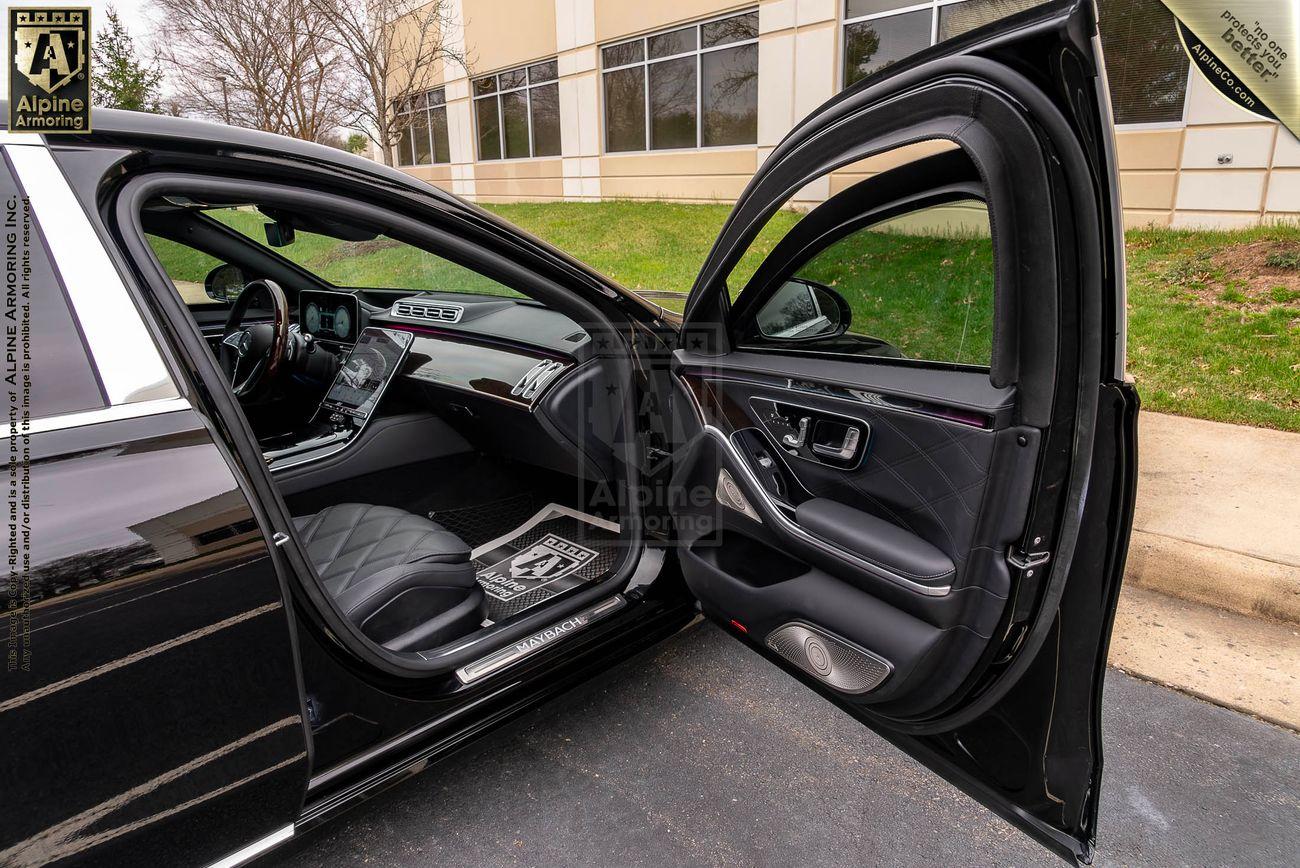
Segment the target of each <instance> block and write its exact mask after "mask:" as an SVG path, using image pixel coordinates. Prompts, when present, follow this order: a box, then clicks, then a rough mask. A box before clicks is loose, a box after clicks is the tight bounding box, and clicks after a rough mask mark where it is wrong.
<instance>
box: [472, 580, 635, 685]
mask: <svg viewBox="0 0 1300 868" xmlns="http://www.w3.org/2000/svg"><path fill="white" fill-rule="evenodd" d="M626 605H627V600H626V599H624V597H623V595H622V594H617V595H615V596H613V597H610V598H609V599H607V600H602V601H601V602H599V603H597V604H596V605H594V606H590V607H588V608H586V609H583V610H582V611H581V612H578V613H577V614H576V615H570V616H569V617H567V618H563V619H561V620H559V621H556V622H555V623H554V624H552V625H550V626H549V627H546V628H544V629H541V630H538V631H537V632H536V633H534V634H533V635H531V636H529V637H527V638H525V639H520V640H519V641H518V642H516V643H514V644H513V645H509V646H507V647H505V648H502V649H501V650H500V651H495V652H493V653H491V654H489V655H488V656H486V657H482V658H480V659H478V660H475V661H474V662H473V663H469V664H467V665H465V666H462V667H461V668H459V669H457V670H456V677H457V678H459V679H460V683H461V684H470V683H472V682H475V681H479V680H481V679H483V678H486V677H488V676H489V675H491V674H493V673H494V672H499V671H500V670H502V669H504V668H506V667H507V666H512V665H514V664H515V663H518V662H519V661H520V660H524V659H526V658H528V657H531V656H532V655H534V654H536V653H537V652H538V651H541V650H542V649H543V648H547V647H550V646H551V645H554V644H555V643H556V642H559V641H560V640H561V639H564V638H565V637H566V636H572V635H573V634H574V633H577V632H579V631H581V630H584V629H586V628H587V627H589V626H591V625H592V624H593V623H595V622H596V621H599V620H601V619H602V618H605V617H607V616H609V615H612V614H614V613H615V612H617V611H619V610H620V609H622V608H623V607H624V606H626Z"/></svg>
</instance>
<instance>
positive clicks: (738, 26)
mask: <svg viewBox="0 0 1300 868" xmlns="http://www.w3.org/2000/svg"><path fill="white" fill-rule="evenodd" d="M757 38H758V13H757V12H747V13H745V14H744V15H736V16H734V17H732V18H724V19H723V20H721V21H709V22H707V23H705V24H703V25H701V26H700V43H701V44H702V45H703V46H704V47H705V48H713V47H714V46H718V45H727V44H729V43H732V42H744V41H745V40H747V39H757Z"/></svg>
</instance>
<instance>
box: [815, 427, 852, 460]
mask: <svg viewBox="0 0 1300 868" xmlns="http://www.w3.org/2000/svg"><path fill="white" fill-rule="evenodd" d="M861 439H862V432H860V431H859V430H858V429H857V428H850V429H849V430H848V431H846V432H845V433H844V440H843V442H841V443H840V445H839V446H838V447H835V446H827V445H825V444H823V443H813V445H812V450H813V452H816V453H817V454H818V455H824V456H826V457H827V458H835V459H838V460H840V461H849V460H851V459H852V458H853V456H854V455H856V454H857V451H858V442H859V441H860V440H861Z"/></svg>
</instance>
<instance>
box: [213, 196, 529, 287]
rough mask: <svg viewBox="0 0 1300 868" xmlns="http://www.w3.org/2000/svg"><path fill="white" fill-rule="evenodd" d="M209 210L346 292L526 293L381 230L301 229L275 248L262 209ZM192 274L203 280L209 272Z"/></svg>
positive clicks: (233, 208) (249, 236) (218, 217)
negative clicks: (346, 235)
mask: <svg viewBox="0 0 1300 868" xmlns="http://www.w3.org/2000/svg"><path fill="white" fill-rule="evenodd" d="M203 213H204V214H205V215H206V216H208V217H211V218H212V219H214V220H217V221H219V222H221V223H224V224H225V225H227V226H229V227H230V228H231V229H234V230H235V231H237V232H239V233H240V234H241V235H244V236H245V237H247V238H249V239H251V240H252V241H255V242H257V243H258V244H259V245H261V246H262V247H264V248H266V249H267V250H269V251H271V252H272V253H275V254H276V255H278V256H283V257H284V258H285V259H288V260H289V261H291V262H293V263H295V264H297V265H299V266H301V267H302V268H304V269H306V270H307V271H310V272H311V273H312V274H314V275H316V277H318V278H320V279H321V280H323V281H325V282H326V283H328V284H331V285H332V286H334V287H336V288H339V289H342V290H344V291H347V290H356V289H409V290H413V291H416V292H424V291H427V292H469V293H476V294H479V295H498V296H507V297H510V298H525V297H526V296H524V295H523V294H522V293H519V292H516V291H515V290H513V289H511V288H510V287H508V286H505V285H504V284H501V283H498V282H497V281H495V280H492V279H491V278H489V277H484V276H483V275H481V274H479V273H478V272H476V271H472V270H470V269H468V268H466V267H464V266H463V265H457V264H456V263H454V262H451V261H449V260H447V259H443V258H442V257H441V256H438V255H436V254H434V253H430V252H429V251H427V250H422V249H421V248H419V247H415V246H414V245H411V244H407V243H406V242H405V241H398V240H397V239H396V238H389V237H387V236H384V235H380V236H378V237H375V238H372V239H368V240H365V241H345V240H343V239H341V238H334V237H332V236H329V235H321V234H318V233H315V232H307V231H305V230H303V229H296V230H295V231H294V233H293V236H292V238H293V240H292V241H291V242H290V243H288V244H285V245H283V246H276V247H272V246H271V245H270V244H268V243H267V231H266V229H265V228H264V227H265V226H267V225H268V224H269V225H274V221H272V220H271V219H270V218H269V217H267V216H266V215H264V214H262V213H261V212H260V211H258V210H257V209H256V208H253V207H251V206H241V207H229V208H209V209H205V210H204V212H203ZM205 273H206V272H205ZM191 279H197V280H199V281H202V280H203V276H202V275H199V276H198V277H197V278H191Z"/></svg>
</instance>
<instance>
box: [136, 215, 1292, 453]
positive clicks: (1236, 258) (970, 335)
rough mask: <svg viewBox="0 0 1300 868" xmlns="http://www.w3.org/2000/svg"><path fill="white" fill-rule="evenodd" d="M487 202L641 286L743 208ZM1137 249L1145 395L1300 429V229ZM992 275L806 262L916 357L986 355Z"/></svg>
mask: <svg viewBox="0 0 1300 868" xmlns="http://www.w3.org/2000/svg"><path fill="white" fill-rule="evenodd" d="M488 207H489V209H490V210H492V211H494V212H495V213H497V214H499V215H501V216H502V217H505V218H506V219H508V220H511V221H513V222H515V223H517V224H519V225H520V226H522V227H523V228H525V229H527V230H529V231H530V232H533V233H535V234H537V235H538V236H540V237H542V238H544V239H546V240H547V241H549V242H551V243H552V244H554V245H556V246H557V247H560V248H562V249H564V250H566V251H568V252H570V253H572V254H573V255H575V256H577V257H578V258H580V259H583V260H585V261H586V262H588V263H589V264H590V265H592V266H593V267H594V268H596V269H597V270H599V271H602V272H604V273H605V274H608V275H610V276H611V277H613V278H614V279H616V280H618V281H619V282H621V283H623V284H624V285H626V286H628V287H630V288H632V289H637V290H666V291H672V292H682V293H684V292H686V291H687V290H688V289H689V288H690V286H691V283H692V282H693V281H694V279H695V274H696V271H697V269H698V268H699V265H700V263H701V262H703V260H704V257H705V255H706V254H707V252H708V249H709V246H710V245H711V244H712V243H713V239H714V237H715V236H716V235H717V232H718V230H719V228H720V227H721V226H722V222H723V220H724V219H725V218H726V216H727V213H728V211H729V210H730V209H729V207H728V206H725V205H679V204H670V203H641V202H636V203H634V202H602V203H590V204H588V203H565V204H532V203H527V204H511V205H491V206H488ZM797 220H798V215H797V214H794V213H790V212H781V213H780V214H778V215H777V216H776V218H774V220H773V221H772V224H770V225H769V226H768V227H767V228H766V229H765V230H764V232H763V234H762V235H760V237H759V239H758V241H757V242H756V243H755V244H754V245H753V247H752V248H751V249H750V251H749V252H748V253H747V254H746V256H745V258H744V259H743V260H742V262H741V264H740V266H739V267H738V268H737V270H736V273H734V274H733V275H732V277H731V280H730V282H731V285H732V287H733V291H734V290H736V289H738V288H739V287H740V286H742V285H743V283H744V280H745V279H746V278H747V277H748V275H749V274H751V273H752V272H753V269H754V268H755V267H757V265H758V263H759V262H761V261H762V258H763V256H765V255H766V254H767V253H768V252H769V251H770V250H771V248H772V246H773V245H774V244H775V243H776V241H778V240H779V239H780V238H781V236H782V235H783V234H784V233H785V232H786V231H787V230H788V229H789V227H790V226H792V225H793V224H794V222H795V221H797ZM229 222H232V223H238V224H239V225H237V227H236V228H239V229H241V230H242V231H246V232H249V233H250V234H253V233H256V232H259V231H260V229H259V227H258V226H257V225H256V224H258V223H260V222H262V219H261V218H260V217H259V216H258V215H255V214H252V213H249V212H241V213H239V214H237V215H235V216H233V217H231V218H229ZM245 223H247V225H244V224H245ZM255 237H256V236H255ZM365 245H371V246H370V247H366V246H365ZM156 246H160V253H161V254H162V256H163V260H164V263H165V264H167V265H168V269H169V272H170V273H172V275H173V277H176V278H177V279H182V280H194V281H201V280H202V279H203V275H204V274H206V272H207V269H208V268H210V267H211V263H210V262H209V261H207V260H206V257H201V256H200V255H198V254H195V253H193V252H192V251H186V250H184V249H182V248H179V247H177V246H176V245H169V244H167V243H166V242H159V243H158V245H156ZM1127 246H1128V271H1129V283H1128V285H1129V369H1130V371H1131V372H1132V373H1133V375H1134V377H1135V378H1136V379H1137V383H1138V388H1139V391H1140V392H1141V394H1142V398H1143V402H1144V406H1145V407H1146V408H1147V409H1151V410H1158V411H1161V412H1166V413H1178V414H1182V415H1187V416H1198V417H1202V418H1207V419H1217V420H1221V421H1226V422H1241V423H1246V424H1251V425H1260V426H1266V427H1272V428H1281V429H1286V430H1292V431H1300V227H1295V226H1274V227H1267V228H1258V229H1250V230H1243V231H1238V232H1178V231H1169V230H1140V231H1133V232H1130V233H1129V235H1128V245H1127ZM281 252H282V253H283V254H285V255H287V256H289V257H290V258H291V259H293V260H295V261H297V262H299V263H301V264H303V265H304V266H306V267H308V268H309V269H312V270H315V271H317V272H318V273H321V274H323V275H324V276H326V277H327V278H328V279H330V280H332V281H334V282H336V283H339V284H341V285H349V284H351V285H371V286H375V285H381V286H397V287H406V288H412V289H418V288H424V287H428V286H439V287H442V288H446V289H470V290H477V291H480V292H482V291H494V292H502V291H504V288H503V287H500V286H498V285H496V284H491V283H490V282H485V281H484V280H483V279H481V278H474V277H467V276H466V275H465V274H464V272H463V270H462V269H458V268H456V267H455V266H450V264H448V263H443V262H441V261H439V260H437V259H436V258H435V257H429V256H426V255H423V254H413V253H411V252H410V251H406V250H402V249H400V248H395V247H391V246H385V245H384V242H382V241H381V242H360V243H359V244H358V243H355V242H354V243H353V244H352V245H351V246H346V245H344V243H343V242H338V241H333V240H331V239H325V238H321V237H319V236H316V237H309V238H304V233H299V240H298V242H297V243H295V244H294V245H292V246H290V247H287V248H282V249H281ZM990 272H991V253H990V252H989V248H988V241H987V239H978V238H955V237H954V238H936V237H928V236H900V235H892V234H891V235H886V234H879V233H862V234H859V235H858V236H856V237H855V238H854V239H853V243H852V244H847V243H846V244H842V245H840V246H839V247H838V248H837V249H836V250H834V251H833V255H829V256H822V257H818V258H817V259H816V260H814V261H813V262H812V263H809V265H808V266H806V267H805V269H804V271H803V272H802V273H803V274H804V275H805V276H808V277H812V278H814V279H817V280H819V281H821V282H823V283H827V284H831V285H834V286H835V287H836V288H837V289H838V290H839V291H840V292H841V293H843V294H844V295H845V297H846V298H847V299H848V300H849V302H850V306H851V307H852V308H853V313H854V318H853V322H854V325H853V329H854V331H858V332H861V333H865V334H872V335H875V336H877V337H881V338H884V339H886V340H889V341H891V342H893V343H895V344H896V345H897V346H899V348H900V349H901V350H902V351H903V352H904V353H905V354H907V355H909V356H912V357H918V358H961V359H962V360H963V361H986V360H987V358H988V353H989V342H990V339H991V332H990V310H991V291H990V285H989V275H990ZM655 300H656V301H661V303H663V304H665V305H666V306H668V307H673V308H676V309H680V307H681V302H680V300H673V299H669V300H666V301H664V300H660V299H655Z"/></svg>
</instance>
